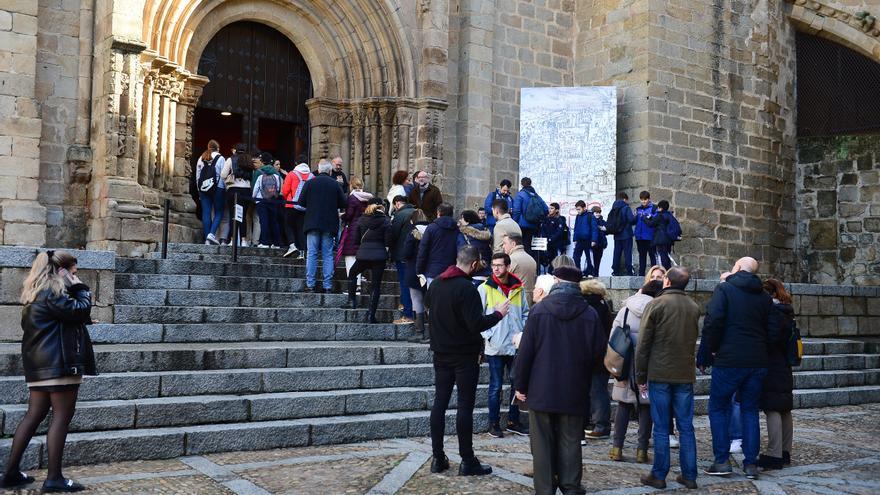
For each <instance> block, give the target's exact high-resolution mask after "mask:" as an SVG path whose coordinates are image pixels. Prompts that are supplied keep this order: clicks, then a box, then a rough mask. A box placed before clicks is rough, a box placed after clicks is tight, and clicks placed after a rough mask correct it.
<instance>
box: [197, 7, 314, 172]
mask: <svg viewBox="0 0 880 495" xmlns="http://www.w3.org/2000/svg"><path fill="white" fill-rule="evenodd" d="M199 74H200V75H202V76H205V77H207V78H208V79H209V82H208V83H207V84H206V85H205V87H204V89H203V90H202V95H201V97H200V98H199V101H198V105H197V106H196V108H195V112H194V115H193V148H194V149H195V150H200V149H203V148H204V146H205V143H207V141H208V140H209V139H215V140H217V141H218V142H219V143H220V149H221V152H222V153H223V154H224V155H228V154H229V150H230V149H231V148H232V146H233V145H234V144H235V143H236V142H242V143H244V144H245V145H246V146H247V147H248V149H259V150H261V151H268V152H270V153H272V155H273V156H274V157H275V158H277V159H279V160H281V163H282V165H284V166H287V165H293V164H294V161H295V160H297V158H298V157H300V155H303V154H305V155H306V156H307V155H308V148H309V139H308V136H309V126H308V117H309V115H308V109H307V108H306V101H307V100H308V99H309V98H311V97H312V80H311V76H310V74H309V69H308V66H307V65H306V62H305V60H304V59H303V56H302V55H301V54H300V52H299V50H297V48H296V46H294V44H293V43H292V42H291V41H290V40H289V39H288V38H287V37H286V36H284V35H283V34H282V33H280V32H278V31H277V30H275V29H274V28H272V27H269V26H266V25H265V24H261V23H257V22H249V21H239V22H235V23H232V24H229V25H227V26H225V27H223V29H221V30H220V31H218V32H217V34H215V35H214V37H213V38H212V39H211V41H210V42H209V43H208V44H207V46H205V49H204V50H203V51H202V55H201V57H200V58H199ZM196 156H197V153H193V157H194V158H193V159H195V157H196Z"/></svg>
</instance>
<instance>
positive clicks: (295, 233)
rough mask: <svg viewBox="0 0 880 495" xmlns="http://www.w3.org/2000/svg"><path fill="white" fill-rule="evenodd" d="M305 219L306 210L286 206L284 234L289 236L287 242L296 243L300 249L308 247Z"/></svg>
mask: <svg viewBox="0 0 880 495" xmlns="http://www.w3.org/2000/svg"><path fill="white" fill-rule="evenodd" d="M305 221H306V212H304V211H299V210H297V209H296V208H284V235H285V236H286V237H287V243H288V244H290V243H293V244H296V248H297V249H299V250H300V251H305V249H306V233H305V232H303V225H304V223H305Z"/></svg>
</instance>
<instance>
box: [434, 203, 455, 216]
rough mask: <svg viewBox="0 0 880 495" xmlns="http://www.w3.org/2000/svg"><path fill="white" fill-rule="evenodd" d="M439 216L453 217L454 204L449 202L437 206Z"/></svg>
mask: <svg viewBox="0 0 880 495" xmlns="http://www.w3.org/2000/svg"><path fill="white" fill-rule="evenodd" d="M437 216H438V217H451V216H452V205H451V204H449V203H440V205H439V206H438V207H437Z"/></svg>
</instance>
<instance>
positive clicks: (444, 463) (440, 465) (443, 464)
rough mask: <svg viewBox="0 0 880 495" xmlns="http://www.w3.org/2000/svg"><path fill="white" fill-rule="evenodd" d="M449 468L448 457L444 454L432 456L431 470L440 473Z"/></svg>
mask: <svg viewBox="0 0 880 495" xmlns="http://www.w3.org/2000/svg"><path fill="white" fill-rule="evenodd" d="M447 469H449V458H448V457H446V455H445V454H444V455H443V456H442V457H437V456H434V458H433V460H432V461H431V472H432V473H442V472H443V471H446V470H447Z"/></svg>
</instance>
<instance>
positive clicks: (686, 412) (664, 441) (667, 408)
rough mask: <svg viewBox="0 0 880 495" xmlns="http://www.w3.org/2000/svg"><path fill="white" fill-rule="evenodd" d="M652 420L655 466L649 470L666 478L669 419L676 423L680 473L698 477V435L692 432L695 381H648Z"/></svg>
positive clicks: (685, 475) (655, 475)
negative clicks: (673, 418) (673, 419)
mask: <svg viewBox="0 0 880 495" xmlns="http://www.w3.org/2000/svg"><path fill="white" fill-rule="evenodd" d="M648 397H650V398H651V419H652V420H653V421H654V467H653V468H651V474H652V475H653V476H654V477H655V478H657V479H659V480H665V479H666V475H667V474H669V423H670V422H671V421H672V417H673V415H674V416H675V422H676V423H678V435H679V436H678V438H679V441H680V446H679V451H678V462H679V464H680V465H681V476H682V477H683V478H684V479H686V480H694V481H696V479H697V437H696V435H694V384H693V383H661V382H648Z"/></svg>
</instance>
